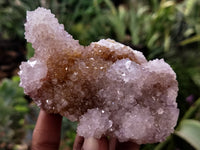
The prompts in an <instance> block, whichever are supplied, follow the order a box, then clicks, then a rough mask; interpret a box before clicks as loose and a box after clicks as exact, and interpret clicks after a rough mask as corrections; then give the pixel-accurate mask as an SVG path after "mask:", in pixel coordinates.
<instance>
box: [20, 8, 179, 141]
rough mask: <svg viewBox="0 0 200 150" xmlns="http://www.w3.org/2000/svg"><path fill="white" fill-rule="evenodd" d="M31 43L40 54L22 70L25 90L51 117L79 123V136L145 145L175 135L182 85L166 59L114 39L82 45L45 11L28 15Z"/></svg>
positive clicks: (26, 32)
mask: <svg viewBox="0 0 200 150" xmlns="http://www.w3.org/2000/svg"><path fill="white" fill-rule="evenodd" d="M25 38H26V39H27V41H28V42H30V43H32V46H33V48H34V49H35V55H34V56H33V57H32V58H31V59H30V60H28V61H27V62H22V64H21V66H20V72H19V75H20V78H21V82H20V86H21V87H23V88H24V92H25V94H27V95H29V96H30V97H31V98H32V99H33V100H34V102H35V103H36V104H37V105H38V106H39V107H41V108H43V109H44V110H46V111H47V112H49V113H59V114H61V115H63V116H65V117H67V118H69V119H70V120H71V121H78V122H79V124H78V128H77V132H78V134H79V135H81V136H84V137H86V138H87V137H95V138H100V137H101V136H102V135H108V136H111V137H116V138H118V140H119V141H121V142H123V141H134V142H136V143H138V144H144V143H154V142H161V141H163V140H165V139H166V137H167V136H169V135H170V133H172V132H173V131H174V127H175V125H176V122H177V118H178V114H179V110H178V109H177V103H176V97H177V91H178V84H177V81H176V74H175V73H174V71H173V70H172V68H171V67H170V66H169V65H168V64H167V63H166V62H165V61H164V60H163V59H161V60H159V59H155V60H152V61H147V60H146V58H145V57H144V56H143V54H142V53H141V52H139V51H136V50H133V49H131V48H130V47H128V46H125V45H123V44H120V43H118V42H115V41H114V40H111V39H106V40H104V39H102V40H100V41H98V42H93V43H91V44H90V45H89V46H87V47H84V46H81V45H79V42H78V41H77V40H74V39H73V38H72V36H71V35H70V34H69V33H67V32H66V31H65V30H64V26H63V25H62V24H59V23H58V20H57V19H56V18H55V15H53V14H52V13H51V12H50V10H47V9H45V8H38V9H36V10H35V11H28V12H27V22H26V23H25Z"/></svg>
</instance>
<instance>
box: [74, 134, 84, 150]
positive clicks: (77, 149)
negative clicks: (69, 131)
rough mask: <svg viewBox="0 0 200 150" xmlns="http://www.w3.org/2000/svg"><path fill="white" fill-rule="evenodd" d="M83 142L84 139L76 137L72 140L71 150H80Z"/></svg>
mask: <svg viewBox="0 0 200 150" xmlns="http://www.w3.org/2000/svg"><path fill="white" fill-rule="evenodd" d="M83 142H84V137H82V136H79V135H78V134H77V135H76V138H75V140H74V145H73V150H81V148H82V146H83Z"/></svg>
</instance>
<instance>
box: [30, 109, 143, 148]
mask: <svg viewBox="0 0 200 150" xmlns="http://www.w3.org/2000/svg"><path fill="white" fill-rule="evenodd" d="M61 125H62V116H60V115H58V114H48V113H47V112H45V111H44V110H42V109H41V110H40V113H39V116H38V120H37V123H36V126H35V129H34V131H33V137H32V145H31V149H32V150H58V149H59V145H60V135H61ZM139 147H140V146H139V145H137V144H135V143H133V142H124V143H120V142H118V141H117V139H115V138H110V139H109V140H108V138H107V137H102V138H100V139H95V138H88V139H84V138H83V137H81V136H79V135H78V134H77V136H76V139H75V141H74V146H73V150H139Z"/></svg>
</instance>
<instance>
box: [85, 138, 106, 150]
mask: <svg viewBox="0 0 200 150" xmlns="http://www.w3.org/2000/svg"><path fill="white" fill-rule="evenodd" d="M82 149H83V150H108V140H107V138H106V137H102V138H100V139H95V138H92V137H91V138H87V139H85V141H84V143H83V147H82Z"/></svg>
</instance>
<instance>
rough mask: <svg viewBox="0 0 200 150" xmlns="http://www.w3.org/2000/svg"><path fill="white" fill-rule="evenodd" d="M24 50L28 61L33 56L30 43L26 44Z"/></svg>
mask: <svg viewBox="0 0 200 150" xmlns="http://www.w3.org/2000/svg"><path fill="white" fill-rule="evenodd" d="M26 49H27V54H26V58H27V59H29V58H31V57H33V55H34V49H33V47H32V44H31V43H27V44H26Z"/></svg>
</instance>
